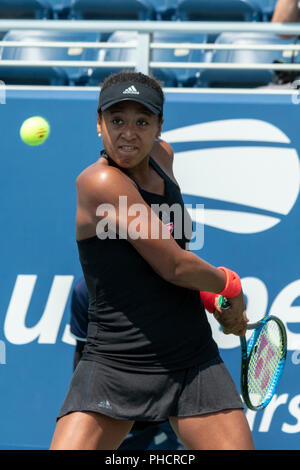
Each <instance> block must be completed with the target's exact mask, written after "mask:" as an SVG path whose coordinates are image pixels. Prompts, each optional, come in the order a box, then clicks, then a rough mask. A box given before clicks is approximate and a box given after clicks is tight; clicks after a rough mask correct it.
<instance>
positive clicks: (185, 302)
mask: <svg viewBox="0 0 300 470" xmlns="http://www.w3.org/2000/svg"><path fill="white" fill-rule="evenodd" d="M163 104H164V95H163V92H162V89H161V87H160V85H159V84H158V82H157V81H156V80H154V79H153V78H151V77H148V76H145V75H143V74H140V73H135V72H126V71H125V72H120V73H118V74H115V75H112V76H110V77H108V78H107V79H106V80H105V81H104V83H103V85H102V88H101V92H100V95H99V107H98V114H99V116H98V131H99V133H101V136H102V139H103V145H104V151H103V152H102V158H101V159H100V160H98V161H97V162H96V163H95V164H93V165H91V166H90V167H88V168H87V169H86V170H84V171H83V172H82V173H81V174H80V175H79V177H78V179H77V193H78V202H77V217H76V230H77V231H76V237H77V244H78V250H79V257H80V262H81V265H82V269H83V273H84V277H85V280H86V283H87V287H88V291H89V298H90V304H89V326H88V336H87V342H86V346H85V348H84V352H83V356H82V360H81V361H80V363H79V365H78V367H77V368H76V370H75V372H74V375H73V377H72V381H71V384H70V387H69V390H68V393H67V396H66V398H65V401H64V403H63V405H62V408H61V410H60V413H59V416H58V419H57V425H56V429H55V432H54V436H53V440H52V444H51V449H102V450H104V449H108V450H113V449H117V448H118V447H119V445H120V443H121V442H122V441H123V439H124V437H125V436H126V435H127V433H128V432H129V431H130V429H131V427H132V426H133V423H134V422H135V421H149V422H155V421H162V420H167V419H169V421H170V423H171V425H172V427H173V429H174V431H175V432H176V434H177V436H178V438H179V439H180V441H181V442H182V443H183V444H184V446H185V447H186V449H191V450H196V449H252V448H253V443H252V437H251V433H250V430H249V427H248V423H247V420H246V418H245V415H244V412H243V404H242V402H241V399H240V397H239V394H238V392H237V390H236V388H235V385H234V383H233V380H232V378H231V376H230V374H229V372H228V371H227V369H226V367H225V365H224V363H223V362H222V359H221V358H220V354H219V351H218V347H217V345H216V343H215V342H214V340H213V338H212V333H211V329H210V325H209V323H208V320H207V317H206V313H205V309H204V305H205V306H206V308H208V309H209V310H210V311H212V312H213V311H214V310H215V307H214V303H215V300H214V299H215V298H216V296H217V295H219V294H222V295H224V296H225V297H227V298H229V299H230V304H231V307H230V309H228V310H226V312H225V311H223V312H222V311H221V310H220V309H218V308H217V309H216V310H215V315H216V317H217V319H218V320H219V322H220V323H221V324H222V326H223V328H224V330H225V332H226V333H233V334H236V335H243V334H244V333H245V331H246V324H247V318H246V315H245V302H244V296H243V293H242V289H241V283H240V279H239V276H238V275H237V274H236V273H234V272H233V271H231V270H230V269H228V268H225V267H220V268H216V267H214V266H212V265H210V264H209V263H207V262H206V261H204V260H203V259H201V258H199V257H198V256H197V255H196V254H194V253H192V252H190V251H189V250H188V249H187V246H188V239H189V235H187V233H188V232H189V230H187V229H186V226H187V225H188V224H189V223H190V222H189V221H188V220H187V217H186V212H185V210H184V204H183V200H182V196H181V193H180V189H179V187H178V184H177V183H176V180H175V178H174V175H173V172H172V160H173V154H172V149H171V147H170V146H169V145H168V144H167V143H165V142H162V141H158V140H157V139H159V136H160V133H161V129H162V124H163ZM103 158H104V159H105V160H104V161H105V162H106V164H103V163H102V160H103ZM191 171H192V170H191ZM158 207H160V208H163V210H161V211H160V210H158ZM170 207H172V208H173V209H174V210H173V211H168V208H170ZM189 228H190V227H189ZM199 291H202V292H201V298H200V295H199ZM201 299H202V300H201ZM203 303H204V304H203Z"/></svg>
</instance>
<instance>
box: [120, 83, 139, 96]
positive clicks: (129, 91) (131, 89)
mask: <svg viewBox="0 0 300 470" xmlns="http://www.w3.org/2000/svg"><path fill="white" fill-rule="evenodd" d="M139 94H140V92H139V91H137V89H136V88H135V86H134V85H132V86H130V87H129V88H126V90H124V91H123V95H139Z"/></svg>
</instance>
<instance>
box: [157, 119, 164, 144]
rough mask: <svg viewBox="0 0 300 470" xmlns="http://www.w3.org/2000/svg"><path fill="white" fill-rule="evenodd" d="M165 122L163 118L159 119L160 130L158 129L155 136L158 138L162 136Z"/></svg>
mask: <svg viewBox="0 0 300 470" xmlns="http://www.w3.org/2000/svg"><path fill="white" fill-rule="evenodd" d="M163 123H164V120H163V119H160V121H159V123H158V130H157V133H156V136H155V137H156V138H157V139H158V137H160V135H161V131H162V126H163Z"/></svg>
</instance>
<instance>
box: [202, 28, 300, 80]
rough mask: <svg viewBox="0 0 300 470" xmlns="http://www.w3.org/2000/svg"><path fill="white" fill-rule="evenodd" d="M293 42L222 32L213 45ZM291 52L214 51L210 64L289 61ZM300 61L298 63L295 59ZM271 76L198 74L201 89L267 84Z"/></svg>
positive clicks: (246, 72)
mask: <svg viewBox="0 0 300 470" xmlns="http://www.w3.org/2000/svg"><path fill="white" fill-rule="evenodd" d="M293 42H294V40H293V39H292V38H291V39H281V38H279V37H278V36H276V35H273V34H263V33H222V34H220V36H219V37H218V39H217V40H216V42H215V44H228V45H231V44H234V45H241V46H243V45H260V44H261V45H272V44H283V45H285V44H293ZM290 57H291V52H290V51H286V52H282V51H280V50H278V51H266V50H262V51H258V50H256V51H254V50H252V51H251V50H245V49H241V50H215V51H214V52H213V55H212V59H211V62H212V63H228V64H245V63H249V64H260V63H268V64H271V63H273V62H274V61H280V60H284V61H286V62H288V61H290ZM298 61H299V60H298ZM273 76H274V71H272V70H229V69H228V70H224V69H222V70H220V69H215V70H213V69H207V70H204V71H203V72H202V74H201V82H202V86H209V87H230V88H231V87H237V88H240V87H243V88H244V87H247V88H248V87H250V88H253V87H258V86H265V85H267V84H269V83H270V82H271V81H272V79H273Z"/></svg>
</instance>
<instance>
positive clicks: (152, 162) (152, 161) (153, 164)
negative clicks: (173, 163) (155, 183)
mask: <svg viewBox="0 0 300 470" xmlns="http://www.w3.org/2000/svg"><path fill="white" fill-rule="evenodd" d="M149 163H150V165H152V166H153V168H154V169H155V170H156V171H157V173H158V174H159V175H160V176H161V177H162V178H163V179H164V180H166V181H167V182H169V183H171V184H173V185H174V184H175V186H178V185H177V184H176V183H175V181H173V180H172V179H171V178H170V177H169V176H168V175H167V173H165V172H164V171H163V170H162V168H161V167H160V166H159V165H158V163H156V161H155V160H154V158H153V157H151V155H150V158H149Z"/></svg>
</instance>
